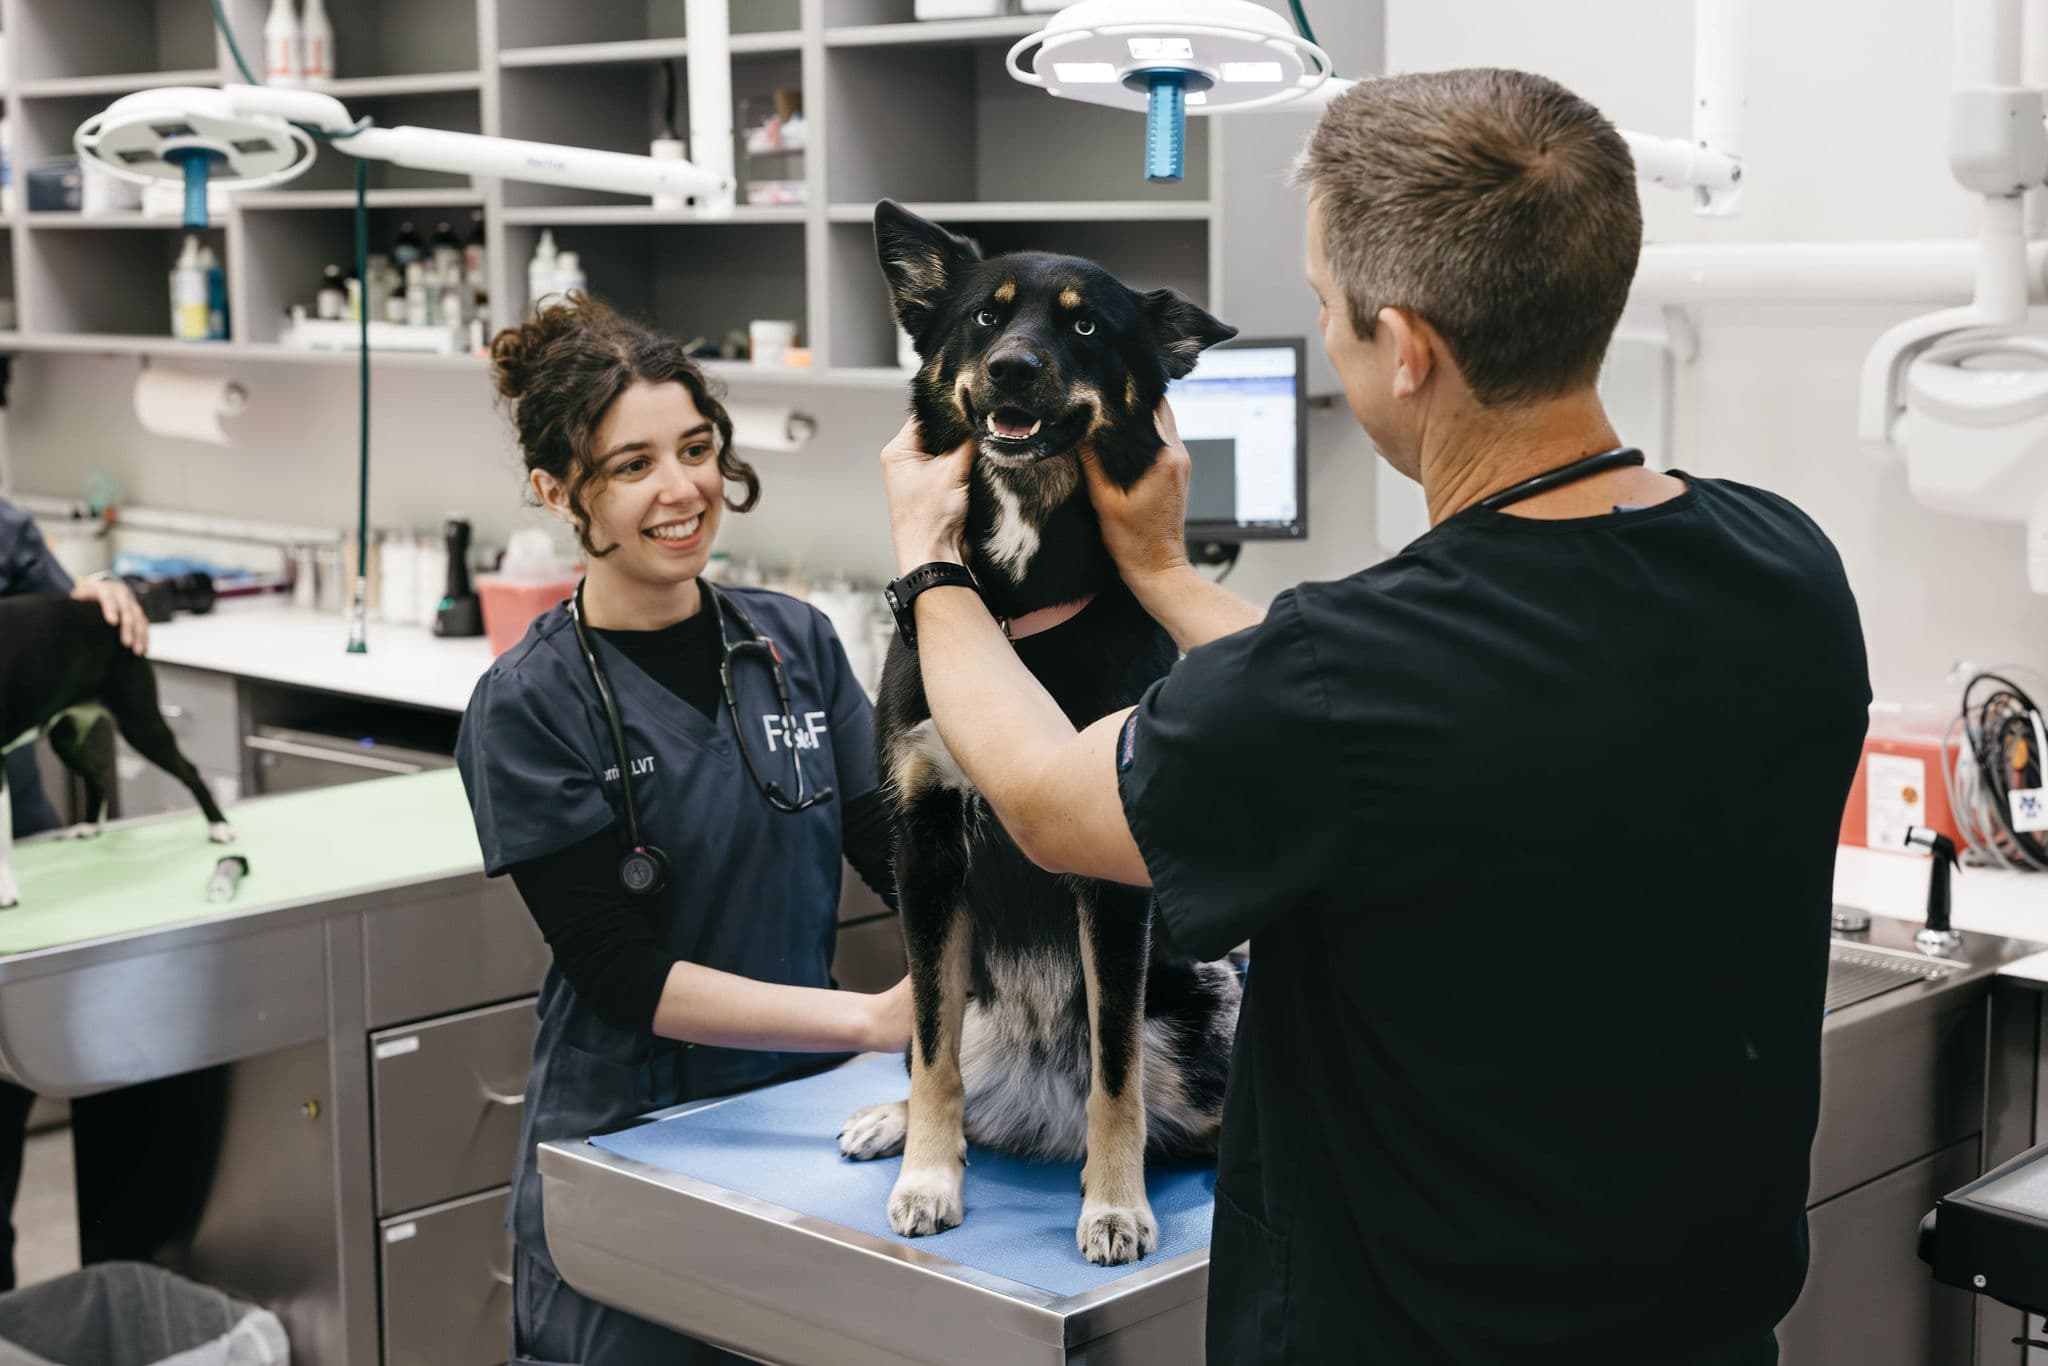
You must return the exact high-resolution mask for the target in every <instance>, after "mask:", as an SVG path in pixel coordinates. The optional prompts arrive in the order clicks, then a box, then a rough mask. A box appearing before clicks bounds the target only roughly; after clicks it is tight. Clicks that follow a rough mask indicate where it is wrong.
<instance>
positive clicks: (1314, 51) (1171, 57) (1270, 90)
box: [1008, 0, 1350, 181]
mask: <svg viewBox="0 0 2048 1366" xmlns="http://www.w3.org/2000/svg"><path fill="white" fill-rule="evenodd" d="M1008 63H1009V68H1010V74H1011V75H1012V76H1014V77H1016V78H1017V79H1018V80H1020V81H1022V82H1024V83H1025V84H1026V85H1035V86H1040V87H1042V88H1043V89H1045V90H1047V91H1049V92H1050V93H1052V94H1054V95H1059V96H1063V97H1064V98H1067V99H1074V100H1086V101H1087V102H1088V103H1090V104H1106V105H1109V106H1110V107H1112V108H1115V109H1142V110H1144V111H1145V113H1146V131H1145V177H1146V179H1148V180H1156V181H1173V180H1179V179H1180V178H1181V173H1182V170H1183V166H1184V162H1185V159H1186V132H1185V127H1186V125H1185V117H1186V111H1187V109H1188V107H1189V106H1193V107H1194V108H1196V109H1198V110H1202V111H1204V112H1207V113H1211V114H1220V113H1227V112H1231V111H1235V110H1242V109H1259V108H1265V107H1267V106H1271V105H1276V104H1284V103H1287V102H1288V101H1290V100H1298V99H1301V98H1302V97H1303V96H1306V95H1309V94H1310V93H1311V92H1314V91H1316V90H1317V89H1318V88H1319V87H1322V86H1324V85H1325V84H1326V83H1329V81H1330V59H1329V57H1328V55H1327V54H1325V53H1324V52H1323V50H1322V49H1321V48H1319V47H1317V46H1316V45H1315V44H1314V43H1312V42H1310V41H1309V40H1308V39H1306V38H1303V37H1301V36H1300V35H1299V34H1297V33H1295V31H1294V30H1293V29H1292V28H1290V27H1289V26H1288V24H1287V21H1286V20H1285V19H1283V18H1282V17H1281V16H1280V15H1278V14H1275V13H1274V12H1273V11H1272V10H1269V9H1267V8H1265V7H1264V6H1262V5H1259V4H1256V3H1253V0H1079V3H1077V4H1072V5H1069V6H1067V7H1066V8H1065V9H1063V10H1060V11H1059V12H1058V13H1056V14H1054V15H1053V16H1052V18H1051V19H1050V20H1048V21H1047V23H1046V26H1045V28H1044V29H1043V30H1041V31H1039V32H1037V33H1034V34H1032V35H1031V36H1029V37H1028V38H1025V39H1023V40H1022V41H1021V42H1019V43H1017V44H1016V45H1015V46H1014V47H1012V48H1011V49H1010V53H1009V57H1008ZM1027 63H1028V65H1027ZM1349 84H1350V82H1348V81H1338V82H1336V83H1335V85H1336V90H1332V91H1330V92H1329V94H1335V93H1337V91H1338V90H1342V89H1343V88H1345V87H1346V86H1348V85H1349ZM1325 98H1327V95H1326V96H1325Z"/></svg>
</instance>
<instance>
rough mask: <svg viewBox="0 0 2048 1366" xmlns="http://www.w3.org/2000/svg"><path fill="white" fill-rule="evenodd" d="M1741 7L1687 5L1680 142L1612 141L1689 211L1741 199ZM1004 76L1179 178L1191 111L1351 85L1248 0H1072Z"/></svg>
mask: <svg viewBox="0 0 2048 1366" xmlns="http://www.w3.org/2000/svg"><path fill="white" fill-rule="evenodd" d="M1747 8H1748V0H1694V10H1693V87H1694V100H1693V129H1692V136H1691V137H1690V138H1665V137H1656V136H1653V135H1650V134H1645V133H1632V132H1624V133H1622V135H1621V136H1622V139H1623V140H1624V141H1625V142H1627V143H1628V149H1629V154H1630V155H1631V156H1632V157H1633V158H1634V159H1635V163H1636V174H1637V176H1638V177H1640V178H1641V179H1643V180H1647V181H1650V182H1652V183H1654V184H1658V185H1663V186H1666V187H1668V188H1671V189H1690V190H1692V191H1693V192H1694V196H1695V202H1696V207H1697V210H1698V212H1700V213H1702V214H1709V215H1716V216H1718V215H1722V214H1728V213H1732V212H1734V211H1735V209H1736V208H1737V207H1738V205H1739V203H1740V199H1741V184H1742V128H1743V103H1744V102H1743V95H1742V74H1743V67H1742V61H1743V42H1744V37H1745V30H1746V25H1745V19H1746V15H1747ZM1007 64H1008V67H1009V71H1010V74H1011V76H1013V77H1015V78H1016V79H1017V80H1019V81H1022V82H1023V83H1025V84H1026V85H1035V86H1038V87H1040V88H1042V89H1044V90H1046V91H1048V92H1050V93H1051V94H1054V95H1058V96H1061V97H1063V98H1066V99H1077V100H1085V101H1087V102H1089V103H1092V104H1106V105H1109V106H1111V107H1113V108H1119V109H1142V110H1145V111H1146V114H1147V127H1146V139H1145V173H1146V178H1147V179H1149V180H1154V181H1174V180H1178V179H1180V176H1181V169H1182V161H1183V156H1184V142H1185V133H1184V120H1185V116H1186V115H1189V114H1222V113H1233V112H1237V111H1242V110H1252V109H1271V108H1282V109H1288V108H1291V109H1313V108H1318V107H1320V106H1323V105H1326V104H1328V103H1330V102H1331V101H1332V100H1334V99H1336V98H1337V97H1338V96H1339V95H1341V94H1343V93H1344V92H1345V91H1346V90H1349V89H1350V88H1351V86H1352V85H1353V84H1354V82H1352V81H1348V80H1344V79H1341V78H1339V77H1336V76H1334V75H1332V74H1331V63H1330V58H1329V54H1327V53H1326V52H1324V51H1323V50H1322V49H1321V48H1320V47H1318V46H1316V45H1315V44H1314V43H1312V42H1310V41H1309V40H1308V39H1307V38H1305V37H1302V36H1301V35H1299V34H1297V33H1295V32H1294V30H1293V29H1292V28H1291V27H1289V25H1288V23H1287V21H1286V20H1285V19H1283V18H1282V17H1281V16H1280V15H1278V14H1276V13H1274V12H1273V11H1272V10H1269V9H1267V8H1265V7H1264V6H1263V5H1259V4H1256V3H1254V0H1078V3H1075V4H1072V5H1069V6H1067V7H1066V8H1065V9H1062V10H1060V11H1058V12H1057V13H1055V14H1054V15H1053V16H1052V17H1051V18H1050V19H1049V20H1048V21H1047V23H1046V26H1045V27H1044V28H1043V29H1041V30H1040V31H1038V32H1037V33H1034V34H1031V35H1030V36H1029V37H1027V38H1024V39H1022V40H1021V41H1019V42H1018V43H1017V44H1016V45H1015V46H1013V47H1012V48H1011V49H1010V52H1009V57H1008V60H1007Z"/></svg>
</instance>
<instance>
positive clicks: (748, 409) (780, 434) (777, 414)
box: [725, 403, 818, 451]
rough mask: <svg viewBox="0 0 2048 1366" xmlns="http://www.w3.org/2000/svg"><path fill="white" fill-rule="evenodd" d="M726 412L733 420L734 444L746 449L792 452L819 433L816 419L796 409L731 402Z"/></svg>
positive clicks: (726, 407)
mask: <svg viewBox="0 0 2048 1366" xmlns="http://www.w3.org/2000/svg"><path fill="white" fill-rule="evenodd" d="M725 412H726V415H727V416H728V417H730V418H731V419H732V443H733V445H735V446H739V447H741V448H742V449H745V450H750V451H793V450H797V449H799V448H800V447H802V446H803V445H804V443H805V442H807V441H809V440H810V439H811V438H812V437H814V436H816V435H817V434H818V423H817V421H816V419H814V418H812V417H811V416H810V415H809V414H807V413H800V412H798V411H796V409H794V408H773V407H770V406H768V405H767V404H765V403H728V404H726V405H725Z"/></svg>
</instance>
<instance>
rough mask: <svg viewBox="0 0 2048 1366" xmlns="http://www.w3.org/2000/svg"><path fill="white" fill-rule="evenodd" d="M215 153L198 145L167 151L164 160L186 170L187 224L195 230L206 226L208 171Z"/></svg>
mask: <svg viewBox="0 0 2048 1366" xmlns="http://www.w3.org/2000/svg"><path fill="white" fill-rule="evenodd" d="M215 155H216V154H215V153H213V152H205V151H201V150H199V149H198V148H196V147H181V148H178V149H176V150H174V151H170V152H166V153H165V154H164V160H165V161H168V162H170V163H172V164H173V165H175V166H177V167H179V168H180V169H182V170H183V171H184V172H185V226H186V227H188V228H192V229H194V230H197V229H200V228H203V227H205V226H206V173H207V169H208V168H209V167H210V166H211V164H212V162H213V160H214V157H215Z"/></svg>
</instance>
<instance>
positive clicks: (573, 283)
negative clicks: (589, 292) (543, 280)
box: [555, 251, 590, 294]
mask: <svg viewBox="0 0 2048 1366" xmlns="http://www.w3.org/2000/svg"><path fill="white" fill-rule="evenodd" d="M589 288H590V281H589V279H588V278H587V277H586V276H585V275H584V274H583V258H582V257H580V256H578V255H577V254H576V253H575V252H573V251H565V252H563V253H562V254H561V255H560V256H558V257H556V258H555V293H557V294H567V293H568V292H569V291H570V290H572V289H589Z"/></svg>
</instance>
